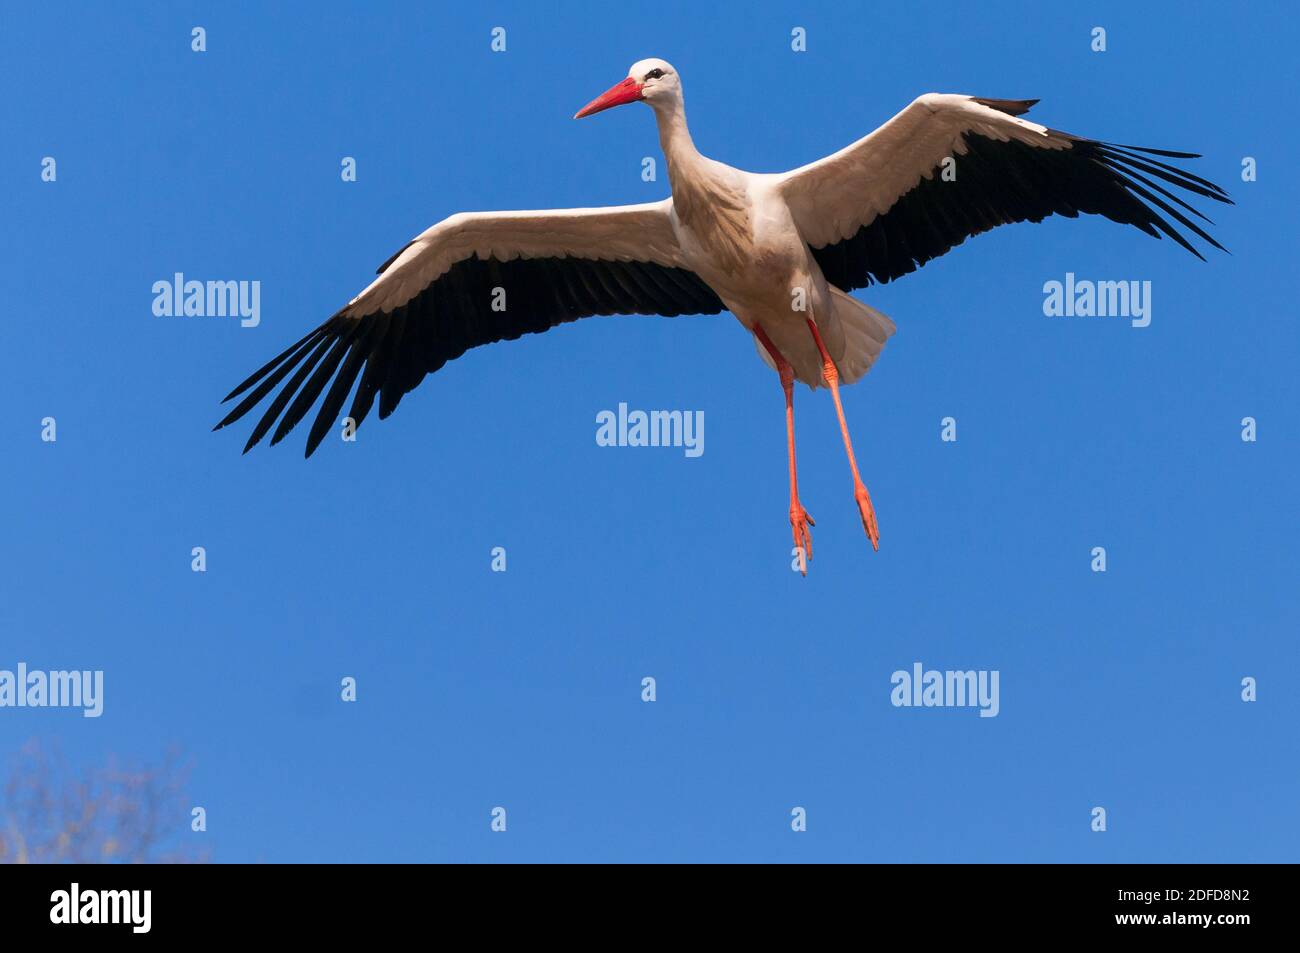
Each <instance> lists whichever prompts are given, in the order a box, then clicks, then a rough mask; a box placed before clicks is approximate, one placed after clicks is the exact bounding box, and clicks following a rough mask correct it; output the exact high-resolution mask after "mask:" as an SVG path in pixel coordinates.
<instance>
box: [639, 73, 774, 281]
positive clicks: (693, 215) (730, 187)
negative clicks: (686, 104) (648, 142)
mask: <svg viewBox="0 0 1300 953" xmlns="http://www.w3.org/2000/svg"><path fill="white" fill-rule="evenodd" d="M655 119H656V120H657V121H658V123H659V146H660V148H662V149H663V151H664V158H665V159H666V160H667V161H668V179H669V181H670V182H671V183H672V189H673V210H674V211H675V212H676V214H677V218H678V220H679V221H680V222H681V223H682V224H683V225H685V226H686V227H687V228H689V229H690V230H691V232H692V233H693V234H694V235H695V238H696V239H697V240H698V241H699V242H701V243H702V244H703V245H705V246H706V247H707V248H708V249H709V255H710V257H711V258H712V262H713V265H714V266H715V267H717V268H719V269H721V270H722V271H725V272H727V273H729V274H730V273H735V272H739V271H741V270H742V269H743V268H744V267H745V265H746V263H747V261H748V260H749V250H750V247H751V244H752V235H751V229H750V218H749V208H748V201H747V199H746V195H745V190H744V188H743V187H742V185H741V183H738V182H737V181H736V177H735V175H734V174H732V175H728V174H727V173H728V171H732V170H728V169H727V167H726V166H723V165H722V164H721V163H717V162H714V161H713V160H711V159H706V158H704V156H702V155H700V153H699V151H698V150H697V149H696V148H695V143H694V142H692V141H691V133H690V130H689V129H687V128H686V110H685V109H684V108H683V107H682V101H681V99H680V98H678V99H677V101H676V102H673V103H669V104H667V105H665V106H663V107H660V108H657V109H656V110H655Z"/></svg>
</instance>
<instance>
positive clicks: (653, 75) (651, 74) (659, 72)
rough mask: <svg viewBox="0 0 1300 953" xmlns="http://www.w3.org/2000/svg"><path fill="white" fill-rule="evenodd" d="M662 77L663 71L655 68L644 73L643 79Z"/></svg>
mask: <svg viewBox="0 0 1300 953" xmlns="http://www.w3.org/2000/svg"><path fill="white" fill-rule="evenodd" d="M663 75H664V71H663V70H661V69H659V68H657V67H656V68H655V69H652V70H651V71H650V72H648V73H646V74H645V78H646V79H660V78H661V77H662V76H663Z"/></svg>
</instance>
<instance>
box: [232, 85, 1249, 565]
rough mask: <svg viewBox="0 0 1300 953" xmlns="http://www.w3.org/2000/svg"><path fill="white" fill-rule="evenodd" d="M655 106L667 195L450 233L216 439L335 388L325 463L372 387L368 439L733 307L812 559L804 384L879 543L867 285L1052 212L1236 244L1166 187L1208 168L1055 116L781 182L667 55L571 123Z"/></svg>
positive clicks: (241, 389)
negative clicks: (571, 352) (569, 361)
mask: <svg viewBox="0 0 1300 953" xmlns="http://www.w3.org/2000/svg"><path fill="white" fill-rule="evenodd" d="M638 101H640V102H644V103H646V104H647V105H649V106H650V107H651V108H652V109H653V110H654V112H655V119H656V121H657V122H658V124H659V142H660V145H661V147H662V149H663V153H664V157H665V159H666V160H667V163H668V174H669V178H670V180H671V183H672V196H671V197H670V198H667V199H664V200H663V201H661V202H650V203H647V204H643V205H623V206H613V207H609V208H578V209H559V210H549V211H526V212H462V213H459V214H456V215H452V216H451V217H450V218H446V219H444V220H442V221H441V222H439V223H438V224H436V225H434V226H433V227H432V228H430V229H428V230H427V231H425V232H422V233H421V234H419V235H417V236H416V237H415V238H413V239H412V240H411V241H409V242H408V243H407V244H406V245H405V246H403V247H402V248H401V249H400V250H399V251H398V252H397V253H396V254H394V255H393V256H392V257H391V258H389V259H388V261H386V262H384V263H383V264H382V265H381V266H380V267H379V272H378V277H377V278H376V279H375V280H374V281H373V282H371V283H370V285H369V286H368V287H367V288H366V289H365V290H364V291H362V292H361V293H360V294H359V295H357V296H356V297H355V298H353V299H352V300H351V301H350V302H348V304H347V306H346V307H344V308H342V309H341V310H340V311H338V312H337V313H336V314H334V315H333V316H332V317H331V318H329V320H327V321H326V322H325V323H324V324H322V325H321V326H320V327H318V328H316V329H315V330H314V331H312V332H311V333H310V334H308V335H307V336H306V337H304V338H302V339H301V340H300V341H298V342H297V343H296V344H294V345H293V346H292V347H290V348H289V349H288V350H286V351H284V353H282V354H280V355H279V356H278V357H276V358H275V359H274V360H272V361H271V362H270V363H268V364H266V365H265V366H264V367H262V368H260V369H259V370H258V371H256V372H255V373H254V374H253V375H252V376H251V377H249V378H248V379H247V380H245V381H244V382H243V383H242V384H240V385H239V386H238V387H236V388H235V389H234V390H233V391H231V393H230V394H229V395H228V396H227V397H226V398H225V399H226V400H227V401H229V400H231V399H233V398H235V397H238V396H239V395H241V394H245V392H247V394H246V395H245V396H244V398H243V400H241V401H240V402H239V404H238V405H236V406H235V408H234V409H233V410H231V412H230V413H229V414H228V415H227V416H226V417H225V419H223V420H222V421H221V422H220V423H219V424H217V426H216V428H214V429H220V428H221V427H224V426H226V425H227V424H229V423H232V422H234V421H236V420H238V419H239V418H241V417H243V416H244V414H246V413H248V411H250V410H251V409H252V408H253V407H255V406H256V405H258V404H259V403H260V402H261V401H262V400H263V399H264V398H265V397H266V396H267V395H268V394H270V393H271V391H272V390H273V389H275V387H276V386H277V385H279V384H280V382H281V381H284V380H285V379H286V378H288V380H287V382H286V383H285V384H284V386H283V387H281V388H280V390H279V392H278V393H277V394H276V396H275V398H274V399H273V400H272V401H271V404H270V406H269V407H268V408H267V410H266V412H265V413H264V414H263V415H262V418H261V420H260V421H259V422H258V424H257V426H256V427H254V428H253V433H252V436H251V437H250V438H249V440H248V444H247V445H246V446H245V447H244V451H245V452H247V451H248V450H249V449H251V448H252V447H253V446H254V445H255V444H256V443H257V442H258V441H260V440H261V439H262V438H263V437H264V436H265V435H266V433H267V432H268V431H269V430H270V429H271V427H272V425H274V424H275V423H276V421H277V420H278V421H279V425H278V426H276V428H275V432H274V434H273V435H272V437H271V443H272V444H275V443H278V442H279V441H280V440H281V439H282V438H283V437H284V436H285V435H286V434H287V433H288V432H289V431H290V430H292V429H293V428H294V426H295V425H297V424H298V422H299V421H301V420H302V419H303V417H304V416H305V415H306V414H307V412H308V410H310V409H311V407H312V405H313V404H314V403H315V401H316V399H317V398H318V397H320V395H321V394H322V393H323V394H324V395H325V397H324V400H323V402H322V403H321V407H320V410H319V411H318V412H317V414H316V419H315V422H314V423H313V424H312V428H311V431H310V433H309V434H308V437H307V455H308V456H310V455H311V454H312V452H313V451H314V450H315V449H316V447H317V446H318V445H319V443H320V441H321V439H322V438H323V437H324V436H325V434H326V432H327V431H328V430H329V428H330V427H331V426H332V425H333V423H334V421H335V420H336V419H337V417H338V415H339V412H340V410H341V409H342V407H343V402H344V401H345V400H346V398H347V396H348V394H349V393H350V392H351V391H352V389H353V385H354V384H355V383H357V379H358V377H359V378H360V383H359V384H358V385H357V387H356V393H355V395H354V396H353V399H352V407H351V410H349V411H348V415H349V416H350V417H351V418H352V419H353V421H355V424H356V425H357V426H360V424H361V422H362V421H363V420H364V419H365V417H366V415H367V414H368V413H369V412H370V408H371V406H372V405H373V404H374V401H375V398H376V397H378V398H379V417H380V419H381V420H382V419H383V418H385V417H387V416H388V415H389V414H391V413H392V412H393V410H394V409H396V407H397V405H398V403H399V402H400V401H401V399H402V396H403V395H404V394H406V393H407V392H408V391H410V390H412V389H413V388H415V386H416V385H418V384H419V383H420V381H421V380H423V379H424V376H425V375H426V374H429V373H432V372H433V371H436V370H438V369H439V368H440V367H442V366H443V365H444V364H446V363H447V362H448V361H450V360H453V359H455V358H456V357H459V356H460V355H461V354H463V353H465V351H467V350H468V349H469V348H472V347H477V346H478V345H480V344H488V343H491V342H493V341H501V340H509V339H514V338H517V337H519V336H520V335H522V334H526V333H530V332H538V331H545V330H547V329H548V328H553V327H555V326H556V325H559V324H562V323H564V322H566V321H572V320H574V319H576V318H582V317H587V316H590V315H597V314H601V315H607V314H662V315H678V314H716V313H718V312H720V311H723V310H724V309H725V310H728V311H730V312H731V313H732V314H734V315H735V316H736V319H737V320H738V321H739V322H740V323H741V325H743V326H744V327H745V329H746V330H748V331H749V332H751V333H752V334H753V336H754V339H755V346H756V347H757V350H758V353H759V355H760V357H762V359H763V360H764V361H766V362H767V364H768V365H769V366H771V367H773V368H774V369H775V370H776V371H777V373H778V375H779V376H780V381H781V387H782V388H783V389H784V391H785V410H786V430H787V441H788V446H789V460H790V525H791V528H792V530H793V533H794V542H795V545H796V546H799V547H802V548H803V551H804V553H805V554H806V555H807V556H808V557H811V555H812V540H811V537H810V534H809V530H808V527H809V526H810V525H812V523H813V520H812V518H811V517H810V516H809V515H808V513H807V511H806V510H805V509H804V508H803V505H802V504H801V503H800V502H799V492H798V481H797V478H796V474H795V452H794V409H793V382H794V381H795V380H796V379H797V380H800V381H803V382H804V383H805V384H807V385H808V386H809V387H810V388H816V387H817V386H818V385H820V384H822V383H825V384H826V385H827V386H828V387H829V388H830V391H831V397H832V398H833V399H834V403H835V411H836V414H837V415H838V417H839V423H840V429H841V431H842V432H843V437H844V447H845V450H846V451H847V452H848V458H849V468H850V470H851V471H852V473H853V491H854V498H855V500H856V501H857V505H858V510H859V513H860V515H861V517H862V525H863V528H864V529H865V530H866V533H867V536H868V538H869V539H870V540H871V544H872V546H873V547H875V548H876V549H879V532H878V530H877V527H876V517H875V512H874V510H873V508H872V505H871V497H870V496H869V495H868V493H867V488H866V486H865V485H863V482H862V478H861V477H860V476H859V474H858V467H857V463H856V461H855V460H854V457H853V447H852V444H851V442H850V440H849V431H848V426H847V424H846V423H845V420H844V410H843V407H842V405H841V403H840V393H839V385H840V384H841V383H843V384H852V383H854V382H855V381H857V380H858V379H859V378H861V377H862V376H863V375H864V374H865V373H866V372H867V371H868V370H869V369H870V367H871V365H872V363H873V362H874V361H875V360H876V358H877V357H878V356H879V355H880V351H881V349H882V348H883V347H884V346H885V341H886V340H887V339H888V338H889V336H890V335H891V334H892V333H893V332H894V323H893V322H892V321H891V320H890V319H889V318H887V317H886V316H885V315H883V314H881V313H880V312H879V311H876V310H875V309H874V308H872V307H870V306H869V305H867V304H864V303H863V302H861V301H859V300H857V299H856V298H853V297H850V296H849V294H848V292H849V291H851V290H853V289H855V288H862V287H865V286H867V285H869V284H871V283H872V282H873V281H877V282H886V281H890V280H892V279H895V278H898V277H900V276H901V275H905V274H908V273H909V272H912V271H915V270H916V268H917V267H918V266H919V265H923V264H925V263H926V262H927V261H930V260H931V259H932V258H936V257H938V256H940V255H942V254H944V253H945V252H947V251H948V250H949V249H951V248H952V247H953V246H955V245H959V244H961V242H963V241H964V240H965V239H966V238H967V237H968V236H971V235H978V234H979V233H981V232H984V231H987V230H988V229H990V228H993V227H994V226H996V225H1002V224H1005V223H1007V222H1023V221H1029V222H1039V221H1042V220H1043V219H1044V218H1046V217H1047V216H1049V215H1052V214H1059V215H1066V216H1069V217H1071V218H1073V217H1076V216H1077V215H1078V214H1079V213H1080V212H1086V213H1090V214H1099V215H1104V216H1106V217H1107V218H1109V219H1111V220H1112V221H1115V222H1120V223H1122V224H1127V225H1134V226H1136V227H1138V228H1140V229H1141V230H1142V231H1144V232H1146V233H1147V234H1148V235H1152V236H1154V237H1156V238H1159V237H1160V236H1161V235H1162V234H1164V235H1168V236H1169V237H1170V238H1172V239H1173V240H1174V241H1176V242H1177V243H1178V244H1180V245H1182V246H1183V247H1184V248H1186V249H1187V250H1188V251H1190V252H1192V254H1194V255H1196V256H1197V257H1198V258H1200V257H1201V255H1200V254H1199V253H1198V252H1197V251H1196V249H1195V248H1193V247H1192V245H1191V244H1190V243H1189V242H1188V240H1187V239H1186V238H1185V237H1184V236H1183V235H1182V234H1180V233H1179V231H1178V230H1177V228H1176V227H1175V226H1174V225H1173V224H1171V223H1170V221H1169V219H1173V220H1174V222H1176V223H1178V224H1179V225H1181V226H1182V227H1183V228H1185V229H1187V230H1189V231H1191V232H1193V233H1194V234H1196V235H1197V236H1199V237H1200V238H1201V239H1203V240H1204V241H1206V242H1208V243H1209V244H1211V245H1213V246H1214V247H1215V248H1220V249H1221V248H1222V246H1221V245H1219V243H1218V242H1216V241H1215V240H1214V239H1213V238H1211V237H1210V236H1209V235H1208V234H1207V233H1206V232H1205V231H1204V230H1203V229H1202V228H1201V226H1199V225H1197V224H1196V223H1195V222H1194V221H1193V220H1192V219H1191V218H1189V217H1188V216H1187V215H1186V214H1184V212H1188V213H1191V214H1192V215H1195V216H1197V217H1198V218H1200V219H1202V220H1204V221H1206V222H1208V221H1209V220H1208V219H1206V218H1205V216H1204V215H1202V214H1201V213H1200V212H1198V211H1197V210H1196V209H1194V208H1192V206H1190V205H1189V204H1187V202H1185V201H1184V200H1183V199H1182V198H1179V197H1178V196H1177V195H1175V194H1174V193H1173V192H1171V191H1170V190H1169V189H1168V188H1166V186H1174V187H1176V188H1180V189H1185V190H1187V191H1188V192H1192V193H1196V194H1198V195H1201V196H1203V197H1205V198H1208V199H1213V200H1215V201H1218V202H1231V200H1230V199H1229V198H1228V196H1227V193H1225V192H1224V191H1223V190H1222V189H1221V188H1219V187H1218V186H1217V185H1214V184H1213V183H1211V182H1208V181H1207V180H1205V179H1202V178H1200V177H1199V176H1196V175H1193V174H1191V173H1190V172H1185V171H1183V170H1181V169H1179V168H1176V167H1175V166H1172V165H1170V164H1168V163H1166V162H1162V161H1160V159H1157V158H1155V157H1156V156H1160V157H1162V158H1175V159H1190V158H1196V157H1197V156H1195V155H1194V154H1192V153H1185V152H1168V151H1164V150H1159V149H1142V148H1138V147H1134V146H1118V145H1111V144H1107V143H1103V142H1099V141H1097V140H1094V139H1084V138H1081V137H1079V136H1073V135H1070V134H1068V133H1064V132H1059V131H1057V130H1055V129H1049V128H1048V127H1046V126H1040V125H1038V124H1037V123H1033V122H1029V121H1028V120H1025V119H1022V118H1019V117H1020V116H1022V115H1023V114H1024V113H1026V112H1027V111H1028V110H1029V108H1030V107H1031V106H1032V105H1034V103H1036V102H1037V100H1032V99H1031V100H1008V99H983V98H980V97H976V96H961V95H943V94H938V93H929V94H927V95H924V96H921V97H919V98H918V99H916V100H915V101H914V102H913V103H912V104H911V105H909V106H908V107H907V108H906V109H904V110H903V111H902V112H900V113H899V114H898V115H897V116H895V117H894V118H892V119H890V120H889V121H888V122H887V123H885V124H884V125H883V126H881V127H880V128H879V129H877V130H876V131H875V132H873V133H871V134H870V135H868V136H866V137H865V138H862V139H859V140H858V141H857V142H855V143H853V144H852V145H849V146H847V147H845V148H844V149H841V150H840V151H839V152H837V153H835V154H834V155H831V156H827V157H826V158H824V159H820V160H818V161H816V162H813V163H811V164H809V165H805V166H801V167H800V168H798V169H794V170H793V171H790V172H785V173H781V174H776V175H769V174H755V173H752V172H742V171H741V170H739V169H734V168H732V167H731V166H728V165H724V164H723V163H721V162H717V161H715V160H713V159H709V158H706V157H705V156H703V155H701V154H700V153H699V152H698V151H697V150H696V148H695V144H694V143H693V142H692V141H691V134H690V131H689V130H688V129H687V126H686V112H685V109H684V107H683V101H682V84H681V79H680V77H679V75H678V73H677V70H675V69H674V68H673V67H672V65H671V64H669V63H666V62H664V61H663V60H660V59H647V60H641V61H640V62H638V63H635V64H633V66H632V68H631V70H630V71H629V72H628V75H627V78H626V79H624V80H623V81H622V82H620V83H618V84H617V85H615V86H614V87H612V88H611V89H609V90H608V91H607V92H605V93H604V94H603V95H601V96H599V97H597V98H596V99H594V100H592V101H591V102H590V103H588V104H587V105H586V106H584V107H583V108H582V109H581V110H579V111H578V113H577V115H576V116H575V117H574V118H575V119H577V118H581V117H583V116H590V115H591V114H593V113H597V112H600V111H601V110H604V109H609V108H610V107H612V106H619V105H622V104H624V103H632V102H638ZM945 160H951V161H952V162H955V164H956V173H957V174H956V175H955V177H947V178H951V181H947V180H946V177H944V176H942V175H939V174H937V173H938V172H939V170H940V167H941V166H943V164H944V163H945ZM1157 180H1158V181H1157ZM1162 182H1163V183H1164V185H1162V184H1161V183H1162ZM1180 209H1181V210H1180ZM1165 216H1168V218H1166V217H1165ZM496 288H504V289H506V292H507V298H506V300H507V303H508V307H507V310H504V311H499V310H494V309H493V308H492V302H493V297H494V289H496ZM327 385H328V386H327Z"/></svg>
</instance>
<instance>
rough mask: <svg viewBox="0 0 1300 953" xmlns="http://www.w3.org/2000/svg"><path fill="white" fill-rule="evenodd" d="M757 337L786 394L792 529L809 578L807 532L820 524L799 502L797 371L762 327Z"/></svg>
mask: <svg viewBox="0 0 1300 953" xmlns="http://www.w3.org/2000/svg"><path fill="white" fill-rule="evenodd" d="M754 336H755V337H756V338H758V340H759V341H760V342H761V343H762V345H763V347H764V348H766V349H767V353H768V354H770V355H771V356H772V360H773V361H774V362H775V363H776V371H777V373H778V374H780V375H781V389H782V390H783V391H785V433H786V441H787V443H788V445H789V451H790V529H791V530H792V531H793V532H794V544H795V545H796V546H798V547H800V548H801V549H803V552H804V560H805V567H804V570H803V574H804V575H805V576H806V575H808V569H807V563H808V562H811V561H812V534H811V533H810V532H809V531H808V527H809V526H816V525H817V524H816V523H815V522H814V521H813V518H812V517H811V516H809V515H808V511H807V510H805V509H804V508H803V504H802V503H800V502H799V476H798V473H797V472H796V469H795V463H794V368H792V367H791V366H790V362H789V361H787V360H786V359H785V356H784V355H782V354H781V352H780V351H778V350H777V349H776V345H774V344H773V343H772V339H771V338H769V337H768V336H767V332H766V331H764V330H763V326H762V325H760V324H755V325H754Z"/></svg>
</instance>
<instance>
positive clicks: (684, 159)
mask: <svg viewBox="0 0 1300 953" xmlns="http://www.w3.org/2000/svg"><path fill="white" fill-rule="evenodd" d="M655 121H656V122H657V123H658V124H659V148H660V149H662V150H663V153H664V159H665V160H667V162H668V178H669V180H670V181H671V182H672V186H673V192H674V193H676V192H677V191H678V185H679V183H680V182H681V181H682V180H683V178H686V177H690V176H691V175H693V174H696V173H697V171H698V170H699V169H700V167H701V166H702V165H703V164H704V157H703V156H702V155H700V153H699V151H698V150H697V149H696V148H695V143H694V142H693V141H691V131H690V130H689V129H688V128H686V107H685V105H684V104H683V103H682V100H681V99H680V98H678V99H676V100H674V101H673V102H671V103H668V104H666V105H664V106H662V107H659V108H657V109H655Z"/></svg>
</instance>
